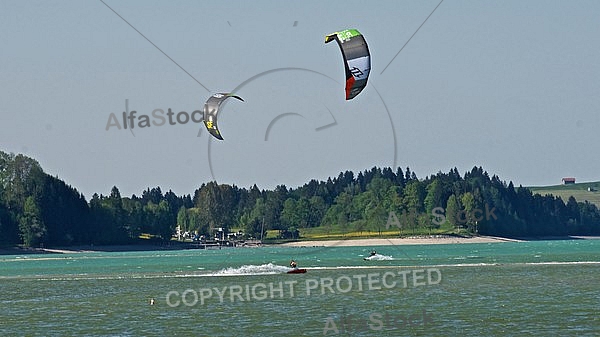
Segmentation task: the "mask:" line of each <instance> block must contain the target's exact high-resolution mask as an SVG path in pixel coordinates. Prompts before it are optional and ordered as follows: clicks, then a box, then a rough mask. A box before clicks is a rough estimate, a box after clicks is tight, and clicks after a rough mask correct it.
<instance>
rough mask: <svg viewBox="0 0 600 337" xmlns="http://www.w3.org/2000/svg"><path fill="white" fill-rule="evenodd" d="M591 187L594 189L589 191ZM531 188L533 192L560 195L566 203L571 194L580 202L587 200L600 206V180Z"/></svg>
mask: <svg viewBox="0 0 600 337" xmlns="http://www.w3.org/2000/svg"><path fill="white" fill-rule="evenodd" d="M589 188H591V189H592V191H589V190H588V189H589ZM529 189H530V190H531V191H532V192H533V193H539V194H541V195H546V194H552V195H554V196H560V197H561V199H563V201H564V202H565V203H566V202H567V200H569V197H570V196H573V197H574V198H575V200H577V201H578V202H584V201H586V200H587V201H589V202H591V203H593V204H595V205H596V206H598V207H600V181H596V182H589V183H578V184H570V185H554V186H541V187H529Z"/></svg>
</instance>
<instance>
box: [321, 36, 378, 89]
mask: <svg viewBox="0 0 600 337" xmlns="http://www.w3.org/2000/svg"><path fill="white" fill-rule="evenodd" d="M333 40H335V41H337V43H338V44H339V46H340V50H341V51H342V56H343V57H344V66H345V69H346V100H350V99H353V98H354V97H356V95H358V94H359V93H360V92H361V91H362V90H363V89H364V88H365V87H366V86H367V79H368V78H369V72H370V71H371V54H369V47H368V46H367V41H366V40H365V38H364V37H363V36H362V34H361V33H359V32H358V30H356V29H346V30H343V31H341V32H335V33H332V34H329V35H327V36H325V43H329V42H331V41H333Z"/></svg>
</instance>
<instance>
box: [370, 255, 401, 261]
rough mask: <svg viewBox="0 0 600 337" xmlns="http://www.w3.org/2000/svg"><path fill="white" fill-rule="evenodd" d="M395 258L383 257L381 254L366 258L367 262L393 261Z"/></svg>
mask: <svg viewBox="0 0 600 337" xmlns="http://www.w3.org/2000/svg"><path fill="white" fill-rule="evenodd" d="M393 259H394V258H393V257H391V256H389V255H381V254H375V255H371V256H369V257H365V260H366V261H391V260H393Z"/></svg>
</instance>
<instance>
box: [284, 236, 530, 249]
mask: <svg viewBox="0 0 600 337" xmlns="http://www.w3.org/2000/svg"><path fill="white" fill-rule="evenodd" d="M507 241H512V242H521V241H524V240H517V239H507V238H501V237H493V236H476V237H470V238H467V237H458V236H456V237H455V236H430V237H408V238H390V239H346V240H327V241H297V242H289V243H283V244H281V245H282V246H288V247H334V246H340V247H352V246H392V245H394V246H396V245H398V246H399V245H432V244H453V243H493V242H507Z"/></svg>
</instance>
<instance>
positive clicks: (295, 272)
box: [287, 268, 306, 274]
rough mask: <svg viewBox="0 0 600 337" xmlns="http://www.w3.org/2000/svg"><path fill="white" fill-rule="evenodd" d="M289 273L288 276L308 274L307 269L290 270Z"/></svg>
mask: <svg viewBox="0 0 600 337" xmlns="http://www.w3.org/2000/svg"><path fill="white" fill-rule="evenodd" d="M287 273H288V274H304V273H306V269H304V268H301V269H299V268H294V269H291V270H288V272H287Z"/></svg>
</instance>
